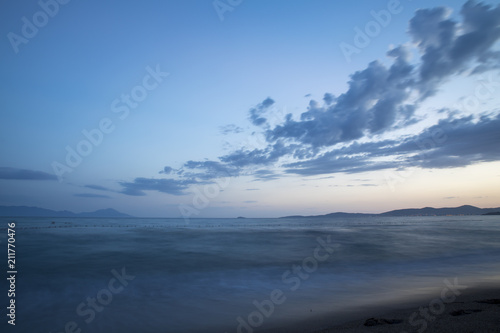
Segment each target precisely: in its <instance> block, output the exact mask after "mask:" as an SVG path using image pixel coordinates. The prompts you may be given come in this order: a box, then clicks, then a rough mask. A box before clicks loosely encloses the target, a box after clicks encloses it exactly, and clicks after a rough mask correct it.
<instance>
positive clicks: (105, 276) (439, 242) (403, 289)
mask: <svg viewBox="0 0 500 333" xmlns="http://www.w3.org/2000/svg"><path fill="white" fill-rule="evenodd" d="M0 220H1V225H0V232H1V235H0V242H1V244H2V245H1V246H2V247H3V248H4V250H2V252H3V253H4V255H5V258H4V260H5V265H4V266H3V267H4V274H5V276H6V277H7V278H9V277H10V275H9V274H8V273H7V271H8V270H9V268H8V267H7V250H6V248H7V246H8V245H7V243H8V223H12V222H14V223H15V227H14V228H12V229H14V231H15V235H14V236H13V237H11V238H14V241H11V243H12V244H15V270H16V274H15V286H14V289H15V292H14V293H15V296H13V297H9V296H8V289H9V288H11V287H12V285H11V284H10V280H7V282H8V283H5V281H6V279H5V278H4V279H3V282H2V284H1V286H2V289H3V290H1V292H0V295H2V296H0V304H2V309H3V310H2V314H3V316H2V317H3V318H2V323H1V325H0V327H1V328H2V329H1V331H2V332H44V333H45V332H46V333H50V332H52V333H60V332H64V333H67V332H70V333H81V332H92V333H94V332H97V333H100V332H103V333H104V332H106V333H110V332H121V333H128V332H142V333H148V332H151V333H169V332H176V333H188V332H189V333H197V332H208V333H210V332H220V333H224V332H228V333H229V332H236V333H241V332H244V333H251V332H292V331H293V328H295V329H296V331H303V332H307V330H305V328H301V329H300V330H299V327H302V326H300V323H308V324H307V326H306V327H310V328H311V329H312V328H313V327H314V325H315V324H316V325H317V326H320V325H321V324H320V323H321V321H320V318H323V319H324V318H329V316H330V317H331V318H332V320H333V318H337V320H341V319H342V318H343V315H340V314H348V313H354V312H355V311H359V310H360V309H366V308H369V307H370V306H378V305H390V304H392V303H395V302H401V301H402V300H405V301H409V300H412V299H416V298H418V297H424V296H427V295H440V293H441V291H443V290H445V288H449V287H450V286H455V291H456V292H457V298H459V297H460V296H458V294H459V293H460V291H461V290H463V289H465V288H473V287H476V286H485V285H492V286H494V285H496V286H500V216H434V217H432V216H428V217H381V216H377V217H361V218H360V217H352V218H281V219H250V218H246V219H241V218H239V219H191V220H189V221H188V220H184V219H144V218H142V219H136V218H121V219H105V218H33V217H30V218H1V219H0ZM447 290H448V291H450V289H447ZM450 295H451V294H450ZM436 297H437V296H436ZM11 299H14V300H15V321H14V322H15V327H14V325H12V324H9V323H8V320H10V318H9V316H6V314H9V311H10V310H9V309H7V312H6V310H5V309H6V307H8V306H9V304H10V303H9V302H10V300H11ZM457 300H458V299H457ZM335 314H338V315H339V316H337V317H335ZM345 318H347V316H346V317H345ZM319 328H320V327H319Z"/></svg>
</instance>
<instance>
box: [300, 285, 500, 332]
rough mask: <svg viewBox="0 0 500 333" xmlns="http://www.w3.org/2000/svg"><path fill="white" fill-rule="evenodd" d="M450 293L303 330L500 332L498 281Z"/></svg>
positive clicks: (368, 311) (499, 288) (365, 311)
mask: <svg viewBox="0 0 500 333" xmlns="http://www.w3.org/2000/svg"><path fill="white" fill-rule="evenodd" d="M453 296H454V295H453V293H452V292H449V293H444V295H441V294H440V295H436V296H435V297H431V298H429V297H427V298H426V299H424V300H420V301H418V303H417V302H415V301H414V302H411V303H414V304H412V306H409V305H410V304H399V305H398V304H393V305H392V306H387V308H385V307H384V306H383V307H382V308H378V309H377V308H374V309H372V310H371V311H370V310H369V309H366V310H364V311H363V314H361V313H359V317H358V316H356V317H358V318H356V319H353V318H351V319H353V320H349V321H347V322H344V323H342V324H335V325H333V326H326V327H323V328H320V329H313V330H304V331H303V332H304V333H333V332H352V333H354V332H356V333H357V332H388V333H392V332H394V333H396V332H398V333H404V332H408V333H409V332H420V333H422V332H439V333H441V332H443V333H448V332H449V333H455V332H500V286H499V285H496V286H491V287H476V288H470V289H466V290H464V291H463V292H462V293H461V294H460V295H458V296H456V297H453ZM447 301H448V302H447ZM417 304H418V305H417Z"/></svg>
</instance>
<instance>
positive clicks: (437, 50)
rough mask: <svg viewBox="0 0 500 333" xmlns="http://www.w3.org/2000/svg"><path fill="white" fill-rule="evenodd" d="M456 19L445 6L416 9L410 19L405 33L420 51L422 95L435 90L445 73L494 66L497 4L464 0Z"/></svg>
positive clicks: (499, 31) (499, 32)
mask: <svg viewBox="0 0 500 333" xmlns="http://www.w3.org/2000/svg"><path fill="white" fill-rule="evenodd" d="M460 14H461V16H462V18H463V20H462V22H460V23H458V22H455V21H453V20H451V19H449V15H450V11H449V10H448V9H446V8H443V7H440V8H434V9H420V10H418V11H417V12H416V14H415V16H414V17H413V18H412V19H411V20H410V28H409V33H410V35H411V37H412V40H413V41H414V42H415V43H416V44H417V45H418V47H419V48H420V51H421V52H422V56H421V60H422V63H421V65H420V68H419V74H420V82H419V87H420V90H421V91H422V96H423V97H427V96H430V95H433V94H435V92H436V90H437V88H438V85H439V83H441V81H443V80H444V79H447V78H448V77H450V76H452V75H454V74H458V73H461V72H463V71H465V70H467V69H468V68H469V67H470V66H474V67H475V68H474V69H473V70H472V71H473V73H478V72H483V71H486V70H489V69H493V68H498V62H499V60H500V57H499V53H498V52H497V51H494V50H493V49H492V46H493V45H494V44H495V43H496V42H497V41H498V39H499V38H500V5H497V6H496V7H492V6H490V5H487V4H484V3H477V2H475V1H467V2H466V3H465V4H464V5H463V7H462V9H461V11H460Z"/></svg>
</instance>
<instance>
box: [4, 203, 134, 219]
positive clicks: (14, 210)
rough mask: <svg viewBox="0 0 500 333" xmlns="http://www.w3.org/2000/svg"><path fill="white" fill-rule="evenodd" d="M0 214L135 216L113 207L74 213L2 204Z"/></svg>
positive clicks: (15, 215) (28, 215) (18, 215)
mask: <svg viewBox="0 0 500 333" xmlns="http://www.w3.org/2000/svg"><path fill="white" fill-rule="evenodd" d="M0 216H7V217H21V216H26V217H35V216H36V217H133V216H131V215H128V214H125V213H120V212H119V211H117V210H114V209H112V208H107V209H99V210H96V211H95V212H84V213H73V212H70V211H67V210H63V211H56V210H50V209H44V208H38V207H28V206H0Z"/></svg>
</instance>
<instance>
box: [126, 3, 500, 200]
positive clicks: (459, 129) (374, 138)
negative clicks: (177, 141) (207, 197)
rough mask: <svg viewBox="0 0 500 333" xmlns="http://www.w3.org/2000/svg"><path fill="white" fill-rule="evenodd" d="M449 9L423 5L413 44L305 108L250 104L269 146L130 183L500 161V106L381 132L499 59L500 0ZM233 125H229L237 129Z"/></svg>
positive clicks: (159, 185)
mask: <svg viewBox="0 0 500 333" xmlns="http://www.w3.org/2000/svg"><path fill="white" fill-rule="evenodd" d="M450 13H451V11H450V10H449V9H447V8H444V7H438V8H433V9H420V10H418V11H417V12H416V13H415V15H414V17H413V18H412V19H411V20H410V22H409V29H408V34H409V37H410V41H411V43H407V44H403V45H399V46H396V47H393V48H392V49H391V50H389V51H388V52H387V56H388V57H389V59H390V61H389V62H388V63H385V62H382V61H372V62H370V63H369V64H368V65H367V66H366V68H364V69H361V70H359V71H356V72H355V73H353V74H352V75H350V77H349V80H348V82H347V90H346V91H345V92H344V93H341V94H339V95H338V96H334V95H333V94H331V93H325V94H324V97H323V99H322V101H316V100H310V102H309V105H308V107H307V108H306V110H304V112H302V114H300V115H295V116H294V115H292V114H287V115H286V116H284V118H283V119H273V122H272V123H273V125H271V124H270V122H268V119H267V117H266V112H267V111H268V110H269V108H270V107H272V106H273V105H274V104H275V101H274V100H273V99H271V98H270V97H268V98H266V99H265V100H264V101H262V102H261V103H259V104H257V105H256V106H255V107H253V108H251V109H250V110H249V111H248V119H249V121H250V122H251V123H252V124H253V125H255V126H258V127H260V129H259V131H261V132H260V133H257V134H260V135H262V136H263V137H264V138H265V142H263V145H262V146H259V147H258V148H255V147H242V148H239V149H237V150H235V151H231V152H229V153H228V154H225V155H223V156H220V157H219V158H218V159H216V160H213V161H211V160H204V161H188V162H186V163H185V164H184V165H183V166H182V167H181V168H180V169H179V170H176V172H175V174H172V171H173V169H172V168H170V167H165V168H164V170H163V171H162V172H161V173H165V174H169V175H171V177H177V178H175V179H174V178H172V179H163V180H155V179H149V180H146V179H144V178H137V179H136V180H135V181H134V182H132V183H125V182H124V183H122V185H123V186H124V187H125V189H124V193H126V194H130V195H144V192H143V191H144V190H151V189H153V190H157V191H160V192H165V193H171V194H177V195H178V194H180V193H182V192H183V191H184V190H185V189H186V188H187V187H188V186H189V185H191V184H195V183H200V182H201V183H203V182H205V183H207V182H211V181H213V180H214V179H215V178H218V177H227V176H231V177H234V176H240V175H252V176H253V177H254V179H255V180H259V181H268V180H274V179H278V178H280V177H283V176H286V175H287V174H297V175H304V176H313V175H323V174H334V173H351V174H353V173H360V172H367V171H376V170H384V169H391V168H398V169H404V168H408V167H420V168H451V167H460V166H466V165H470V164H474V163H479V162H488V161H496V160H500V151H499V149H498V148H497V147H498V143H499V142H500V137H499V133H500V131H498V128H500V127H499V126H500V119H499V117H500V116H498V115H497V116H489V117H486V116H478V117H472V116H470V117H462V118H460V115H459V113H458V112H454V113H450V112H449V113H448V116H449V118H448V119H444V120H441V121H439V123H437V124H436V125H433V126H430V127H428V128H426V129H424V130H422V131H421V132H420V133H418V134H416V135H415V134H407V135H406V136H401V137H400V138H398V139H380V138H384V137H385V138H388V137H393V134H394V133H395V132H394V131H395V130H401V129H405V128H408V127H409V126H411V125H413V124H415V123H417V122H419V121H420V119H419V118H418V117H416V116H415V112H416V110H417V109H418V108H419V107H420V105H421V103H422V102H423V101H425V100H426V99H427V98H429V97H430V96H432V95H434V94H436V93H437V92H438V91H439V89H440V88H441V86H442V85H443V84H444V83H445V82H447V81H449V80H451V79H453V78H454V77H456V76H458V75H462V76H466V75H473V74H477V73H480V72H484V71H492V70H496V69H498V68H499V63H500V61H499V60H500V52H499V51H498V50H497V49H498V48H497V47H496V46H495V44H496V43H498V41H499V40H500V5H497V6H496V7H493V6H491V5H486V4H484V3H477V2H475V1H467V2H466V3H465V4H464V5H463V6H462V9H461V11H460V20H455V19H451V18H450ZM414 51H416V52H414ZM412 56H413V58H412ZM438 112H441V115H442V114H443V110H440V111H438ZM495 113H497V114H498V111H495ZM274 124H275V125H274ZM228 126H229V127H227V128H225V130H223V133H224V132H227V134H229V133H230V132H231V131H233V132H237V131H238V130H237V129H238V127H231V125H228ZM436 133H438V135H437V134H436ZM383 134H385V136H382V135H383ZM264 168H265V169H264ZM279 169H281V171H277V170H279ZM254 170H256V171H254ZM365 185H366V184H365Z"/></svg>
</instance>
